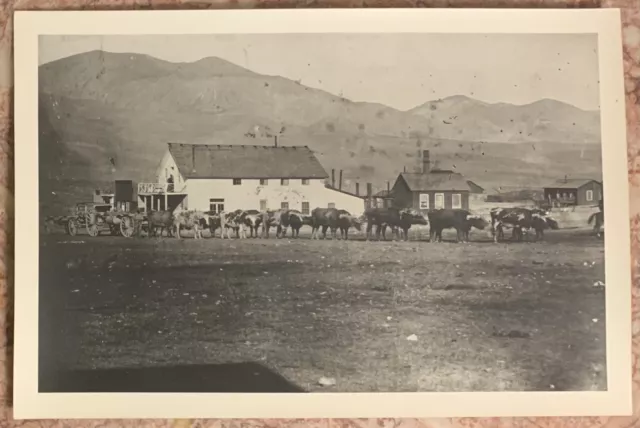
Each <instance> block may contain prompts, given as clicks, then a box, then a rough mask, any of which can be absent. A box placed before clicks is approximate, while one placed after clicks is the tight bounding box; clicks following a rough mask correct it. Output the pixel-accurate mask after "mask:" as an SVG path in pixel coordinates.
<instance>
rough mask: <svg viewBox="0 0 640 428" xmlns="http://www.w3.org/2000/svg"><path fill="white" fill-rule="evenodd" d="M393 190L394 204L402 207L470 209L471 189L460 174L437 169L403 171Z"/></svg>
mask: <svg viewBox="0 0 640 428" xmlns="http://www.w3.org/2000/svg"><path fill="white" fill-rule="evenodd" d="M392 193H393V196H394V204H395V205H396V206H398V207H401V208H409V207H412V208H415V209H419V210H430V209H440V208H461V209H465V210H468V209H469V195H470V193H471V188H470V186H469V183H467V180H465V178H464V177H463V176H462V174H460V173H456V172H452V171H448V170H445V171H442V170H433V171H430V172H426V173H408V172H405V173H401V174H400V175H399V176H398V178H397V179H396V182H395V184H394V185H393V189H392Z"/></svg>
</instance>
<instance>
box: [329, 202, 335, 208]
mask: <svg viewBox="0 0 640 428" xmlns="http://www.w3.org/2000/svg"><path fill="white" fill-rule="evenodd" d="M328 207H329V208H335V207H336V203H335V202H329V205H328Z"/></svg>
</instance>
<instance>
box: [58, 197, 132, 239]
mask: <svg viewBox="0 0 640 428" xmlns="http://www.w3.org/2000/svg"><path fill="white" fill-rule="evenodd" d="M66 229H67V233H68V234H69V235H71V236H75V235H76V234H77V233H78V231H80V230H82V229H84V230H86V231H87V233H88V234H89V236H98V235H100V233H104V232H108V233H110V234H111V235H113V236H124V237H126V238H131V237H132V236H133V235H134V234H135V231H136V218H135V216H134V214H132V213H129V212H126V211H120V210H114V209H113V207H112V206H111V205H110V204H100V203H92V202H88V203H84V202H83V203H79V204H77V205H76V212H75V215H73V216H71V217H69V218H68V220H67V227H66Z"/></svg>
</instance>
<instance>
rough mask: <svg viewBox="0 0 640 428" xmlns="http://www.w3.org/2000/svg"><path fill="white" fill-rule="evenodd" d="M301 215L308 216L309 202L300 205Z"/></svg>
mask: <svg viewBox="0 0 640 428" xmlns="http://www.w3.org/2000/svg"><path fill="white" fill-rule="evenodd" d="M302 214H306V215H308V214H309V202H303V203H302Z"/></svg>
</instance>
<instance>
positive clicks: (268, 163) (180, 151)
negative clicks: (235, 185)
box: [168, 143, 328, 180]
mask: <svg viewBox="0 0 640 428" xmlns="http://www.w3.org/2000/svg"><path fill="white" fill-rule="evenodd" d="M168 146H169V153H171V156H173V159H174V160H175V162H176V165H177V166H178V170H179V171H180V174H182V176H183V177H184V178H185V180H186V179H189V178H255V179H257V178H323V179H324V178H327V177H328V175H327V172H326V171H325V170H324V168H323V167H322V165H320V162H319V161H318V159H317V158H316V157H315V155H314V154H313V152H312V151H311V149H309V148H308V147H307V146H281V147H275V146H244V145H242V146H241V145H235V146H231V145H212V144H174V143H169V144H168ZM194 161H195V168H194V164H193V163H194Z"/></svg>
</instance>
